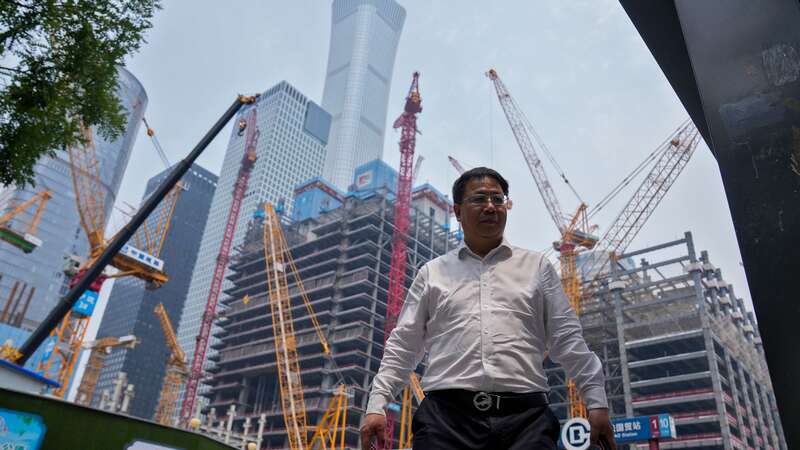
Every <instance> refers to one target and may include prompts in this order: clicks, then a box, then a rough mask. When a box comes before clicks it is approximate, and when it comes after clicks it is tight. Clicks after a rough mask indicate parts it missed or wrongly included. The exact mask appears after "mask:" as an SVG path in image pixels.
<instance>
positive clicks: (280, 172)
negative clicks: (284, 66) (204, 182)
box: [177, 81, 331, 363]
mask: <svg viewBox="0 0 800 450" xmlns="http://www.w3.org/2000/svg"><path fill="white" fill-rule="evenodd" d="M250 108H257V112H258V122H257V123H258V127H259V130H260V138H259V140H258V144H257V146H256V155H257V157H258V159H257V160H256V162H255V166H254V167H253V169H252V172H251V173H250V180H249V183H248V186H247V192H246V194H245V196H244V200H243V201H242V206H241V209H240V212H239V219H238V222H237V226H236V229H235V232H234V239H233V246H234V247H235V246H237V245H239V244H240V243H241V242H242V239H243V237H244V234H245V231H246V229H247V224H248V222H249V221H250V219H251V218H252V217H253V213H254V212H256V211H257V210H258V209H259V208H261V207H262V206H261V205H262V204H263V203H264V202H272V203H274V204H277V203H278V202H279V201H280V200H285V203H286V208H287V213H291V211H290V210H291V203H292V197H293V194H294V187H295V186H296V185H297V184H298V183H300V182H302V181H305V180H308V179H309V178H312V177H315V176H319V175H320V174H321V173H322V167H323V164H324V159H325V145H326V144H327V142H328V132H329V130H330V120H331V118H330V115H329V114H328V113H327V112H325V111H324V110H323V109H322V108H320V107H319V106H318V105H317V104H316V103H314V102H312V101H310V100H308V99H307V98H306V97H305V96H304V95H303V94H301V93H300V92H299V91H298V90H297V89H295V88H294V87H293V86H292V85H290V84H289V83H287V82H286V81H283V82H281V83H278V84H277V85H275V86H274V87H272V88H271V89H269V90H268V91H266V92H264V93H263V94H262V95H261V97H260V98H259V100H258V102H257V103H255V104H254V105H250V106H247V107H244V108H242V110H241V111H240V112H239V115H238V116H237V117H236V118H235V119H234V120H233V121H232V124H231V128H232V129H231V136H230V140H229V141H228V149H227V150H226V153H225V159H224V160H223V163H222V171H221V172H220V175H219V181H218V183H217V190H216V192H215V193H214V198H213V200H212V201H211V212H210V213H209V215H208V220H207V221H206V223H205V231H204V232H203V239H202V241H201V243H200V251H199V254H198V257H197V262H196V263H195V266H194V270H193V271H192V281H191V284H190V286H189V293H188V296H187V298H186V303H185V305H184V308H183V315H182V316H181V320H180V325H179V326H178V330H177V333H178V341H179V342H180V345H181V347H182V348H183V350H184V351H185V352H186V355H187V358H188V359H189V362H190V363H191V359H192V356H193V355H194V351H195V338H196V336H197V335H198V333H199V330H200V323H201V321H202V318H203V311H204V310H205V307H206V300H207V299H208V292H209V290H210V286H211V279H212V277H213V274H214V267H215V265H216V263H217V255H218V254H219V249H220V242H221V241H222V237H223V234H224V232H225V225H226V222H227V220H228V212H229V211H230V207H231V201H232V198H233V197H232V194H233V189H234V184H235V183H236V178H237V175H238V172H239V167H240V164H241V161H242V156H243V154H244V150H245V148H244V147H245V139H246V136H247V134H246V133H244V134H242V135H241V136H240V135H239V133H238V131H239V127H238V123H239V120H240V119H241V118H244V117H246V116H247V114H248V111H249V109H250ZM234 253H235V252H234V248H232V249H231V254H234ZM229 286H230V282H229V281H228V280H225V281H224V282H223V285H222V293H221V294H220V297H224V296H225V295H226V294H225V289H227V288H228V287H229ZM219 304H221V302H220V303H219ZM210 342H211V344H212V345H213V343H214V340H213V339H212V340H211V341H210ZM212 353H213V351H212V349H211V348H209V350H208V353H207V354H206V356H207V358H208V356H210V355H211V354H212Z"/></svg>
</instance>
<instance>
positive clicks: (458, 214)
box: [453, 203, 461, 222]
mask: <svg viewBox="0 0 800 450" xmlns="http://www.w3.org/2000/svg"><path fill="white" fill-rule="evenodd" d="M453 212H454V213H455V215H456V220H457V221H459V222H461V205H459V204H458V203H456V204H454V205H453Z"/></svg>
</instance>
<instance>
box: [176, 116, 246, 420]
mask: <svg viewBox="0 0 800 450" xmlns="http://www.w3.org/2000/svg"><path fill="white" fill-rule="evenodd" d="M257 106H258V105H252V106H250V108H249V110H248V111H247V113H246V116H245V114H244V113H243V114H242V116H241V117H240V119H239V124H238V127H239V130H238V133H237V134H238V135H239V136H245V142H244V154H243V155H242V161H241V163H240V165H239V173H238V175H237V177H236V183H235V184H234V186H233V198H232V200H231V207H230V210H229V211H228V220H227V221H226V223H225V232H224V234H223V235H222V241H221V242H220V245H219V253H218V254H217V262H216V265H215V266H214V273H213V275H212V278H211V286H210V288H209V290H208V297H207V298H206V308H205V311H204V312H203V318H202V322H201V324H200V332H199V333H198V334H197V338H196V341H195V342H196V343H195V348H194V356H193V357H192V365H191V369H190V371H189V379H188V381H187V382H186V392H185V393H184V396H183V403H182V405H181V416H180V420H181V423H182V424H188V423H189V419H190V418H191V416H192V414H193V413H194V402H195V398H196V397H197V388H198V386H199V384H200V378H201V376H202V374H203V363H204V362H205V359H206V351H207V349H208V340H209V337H210V336H211V326H212V325H213V323H214V315H215V314H216V311H217V301H218V300H219V293H220V291H221V289H222V281H223V278H224V277H225V270H226V269H227V268H228V261H229V260H230V253H231V246H232V245H233V235H234V233H235V231H236V224H237V223H238V221H239V210H240V209H241V207H242V200H244V194H245V193H246V192H247V183H248V182H249V180H250V172H252V170H253V166H255V163H256V160H257V159H258V155H256V144H258V137H259V134H260V131H259V129H258V122H257V120H258V113H257V112H256V110H257Z"/></svg>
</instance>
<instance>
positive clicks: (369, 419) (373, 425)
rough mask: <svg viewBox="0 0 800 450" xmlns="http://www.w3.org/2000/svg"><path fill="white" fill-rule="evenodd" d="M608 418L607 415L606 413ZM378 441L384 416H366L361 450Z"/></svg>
mask: <svg viewBox="0 0 800 450" xmlns="http://www.w3.org/2000/svg"><path fill="white" fill-rule="evenodd" d="M606 417H608V413H606ZM373 436H375V439H376V440H377V441H378V445H377V447H376V448H378V449H380V450H382V449H383V447H384V445H385V442H386V416H384V415H383V414H376V413H372V414H367V415H366V416H365V417H364V422H363V423H362V424H361V448H362V449H363V450H369V448H370V444H371V443H372V437H373Z"/></svg>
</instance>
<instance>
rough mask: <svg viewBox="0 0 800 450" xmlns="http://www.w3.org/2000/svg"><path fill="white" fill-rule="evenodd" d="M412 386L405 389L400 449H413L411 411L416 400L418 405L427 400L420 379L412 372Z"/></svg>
mask: <svg viewBox="0 0 800 450" xmlns="http://www.w3.org/2000/svg"><path fill="white" fill-rule="evenodd" d="M409 381H410V384H409V385H408V386H406V387H405V388H404V389H403V403H402V407H401V412H400V440H399V443H398V447H399V448H411V439H412V438H413V437H414V436H413V434H412V433H411V419H412V418H413V411H412V409H411V406H412V401H413V400H415V399H416V401H417V405H419V404H420V403H422V400H424V399H425V393H424V392H423V391H422V386H421V385H420V384H419V377H417V374H416V373H414V372H412V373H411V375H410V376H409Z"/></svg>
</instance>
